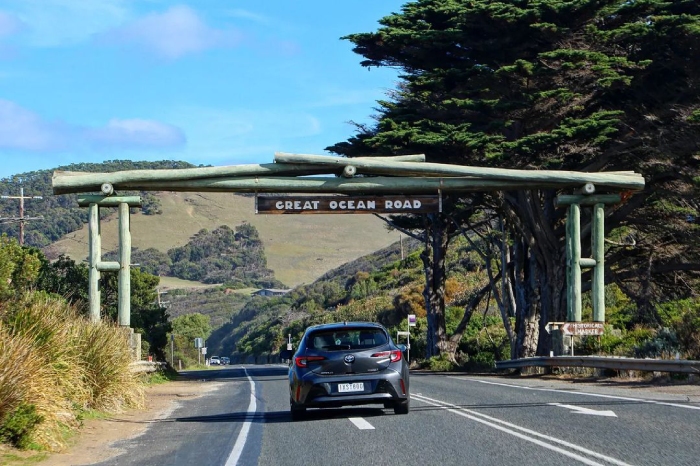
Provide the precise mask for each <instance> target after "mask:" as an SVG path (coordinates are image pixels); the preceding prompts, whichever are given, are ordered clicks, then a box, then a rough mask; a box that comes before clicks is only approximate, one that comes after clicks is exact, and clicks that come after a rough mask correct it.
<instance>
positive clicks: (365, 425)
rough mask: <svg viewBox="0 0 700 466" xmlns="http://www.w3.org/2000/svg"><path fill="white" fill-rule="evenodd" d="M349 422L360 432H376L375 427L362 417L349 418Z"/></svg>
mask: <svg viewBox="0 0 700 466" xmlns="http://www.w3.org/2000/svg"><path fill="white" fill-rule="evenodd" d="M348 420H349V421H350V422H352V423H353V424H355V427H357V428H358V429H360V430H374V426H373V425H372V424H370V423H369V422H367V421H366V420H365V419H363V418H361V417H349V418H348Z"/></svg>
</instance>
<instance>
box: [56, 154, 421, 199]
mask: <svg viewBox="0 0 700 466" xmlns="http://www.w3.org/2000/svg"><path fill="white" fill-rule="evenodd" d="M365 159H367V160H375V159H374V158H372V157H358V158H355V159H353V160H365ZM386 159H387V160H389V161H393V162H414V163H419V162H424V161H425V155H423V154H416V155H399V156H395V157H386ZM342 169H343V167H336V169H335V170H329V166H328V165H327V164H324V165H318V166H314V165H309V164H303V165H300V164H291V165H290V164H283V163H267V164H259V165H258V164H248V165H230V166H223V167H199V168H182V169H164V170H124V171H118V172H111V173H86V172H70V171H60V170H57V171H55V172H54V175H53V192H54V194H68V193H85V192H93V191H100V187H101V185H102V184H104V183H109V184H112V185H114V187H115V188H118V187H119V185H120V184H121V183H124V182H130V183H135V182H140V181H159V182H160V181H170V180H176V181H183V180H201V179H220V178H230V177H253V176H286V175H290V176H291V175H296V176H304V175H322V174H330V173H336V172H337V174H340V173H341V171H342Z"/></svg>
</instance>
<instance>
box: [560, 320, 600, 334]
mask: <svg viewBox="0 0 700 466" xmlns="http://www.w3.org/2000/svg"><path fill="white" fill-rule="evenodd" d="M561 329H562V331H563V332H564V335H602V334H603V333H605V322H565V323H564V325H562V327H561Z"/></svg>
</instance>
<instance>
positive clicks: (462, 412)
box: [411, 395, 631, 466]
mask: <svg viewBox="0 0 700 466" xmlns="http://www.w3.org/2000/svg"><path fill="white" fill-rule="evenodd" d="M411 398H412V399H416V400H418V401H421V402H423V403H427V404H429V405H432V406H436V407H439V408H442V409H445V410H447V411H449V412H451V413H454V414H458V415H459V416H462V417H466V418H468V419H471V420H473V421H476V422H480V423H482V424H486V425H487V426H489V427H493V428H494V429H498V430H500V431H503V432H505V433H507V434H510V435H513V436H515V437H518V438H521V439H524V440H527V441H528V442H532V443H535V444H537V445H540V446H541V447H544V448H547V449H549V450H553V451H556V452H557V453H561V454H563V455H565V456H568V457H570V458H574V459H575V460H577V461H580V462H582V463H585V464H590V465H600V463H596V462H594V461H591V460H590V459H588V458H586V457H584V456H580V455H577V454H576V453H572V452H570V451H568V450H564V449H562V448H559V447H557V446H555V445H551V444H549V443H545V442H543V441H540V440H537V439H533V438H532V437H528V436H527V435H524V434H521V433H519V432H514V431H512V430H508V429H507V428H506V427H509V428H511V429H516V430H519V431H521V432H524V433H526V434H529V435H532V436H535V437H540V438H543V439H545V440H548V441H550V442H554V443H558V444H560V445H562V446H565V447H567V448H570V449H573V450H578V451H580V452H582V453H584V454H586V455H588V456H592V457H595V458H598V459H601V460H603V461H607V462H608V463H613V464H617V465H619V466H631V465H630V464H629V463H625V462H623V461H620V460H618V459H616V458H613V457H610V456H606V455H603V454H602V453H597V452H595V451H591V450H589V449H587V448H584V447H582V446H579V445H576V444H575V443H570V442H567V441H566V440H561V439H558V438H556V437H550V436H549V435H545V434H541V433H539V432H536V431H534V430H530V429H527V428H525V427H520V426H518V425H515V424H511V423H510V422H507V421H503V420H501V419H497V418H494V417H491V416H488V415H486V414H482V413H479V412H476V411H472V410H470V409H466V408H461V407H459V406H457V405H453V404H450V403H446V402H444V401H440V400H435V399H432V398H428V397H426V396H423V395H411ZM477 416H480V417H477ZM481 418H484V419H481ZM487 419H488V420H487ZM489 421H493V422H489ZM496 423H499V424H503V426H500V425H498V424H496ZM504 426H505V427H504Z"/></svg>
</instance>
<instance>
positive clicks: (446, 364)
mask: <svg viewBox="0 0 700 466" xmlns="http://www.w3.org/2000/svg"><path fill="white" fill-rule="evenodd" d="M428 368H429V369H430V370H431V371H436V372H448V371H451V370H452V369H454V363H453V362H452V361H450V360H449V358H448V356H447V355H446V354H441V355H440V356H433V357H432V358H430V359H429V360H428Z"/></svg>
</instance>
